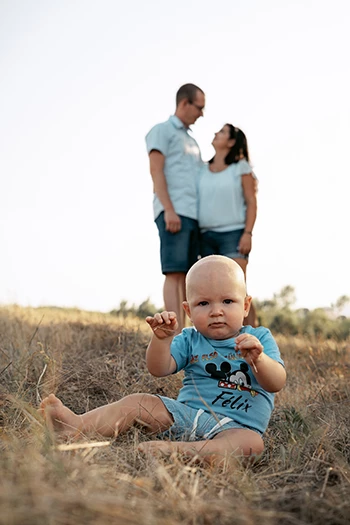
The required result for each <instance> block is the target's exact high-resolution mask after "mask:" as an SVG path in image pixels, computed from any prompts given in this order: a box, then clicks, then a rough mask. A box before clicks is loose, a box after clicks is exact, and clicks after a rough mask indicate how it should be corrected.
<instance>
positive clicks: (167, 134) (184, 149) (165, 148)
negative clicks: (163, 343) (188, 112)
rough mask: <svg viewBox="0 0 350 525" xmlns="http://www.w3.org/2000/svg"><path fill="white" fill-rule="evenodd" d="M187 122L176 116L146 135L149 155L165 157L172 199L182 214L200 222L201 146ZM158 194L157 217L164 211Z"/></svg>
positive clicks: (154, 203) (169, 191) (154, 204)
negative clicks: (154, 152) (198, 215)
mask: <svg viewBox="0 0 350 525" xmlns="http://www.w3.org/2000/svg"><path fill="white" fill-rule="evenodd" d="M188 131H189V130H188V129H187V128H186V127H185V125H184V124H183V122H181V120H180V119H179V118H178V117H176V116H175V115H172V116H171V117H170V118H169V119H168V120H167V121H166V122H162V123H161V124H156V126H154V127H153V128H152V129H151V130H150V131H149V132H148V134H147V135H146V145H147V152H148V154H149V153H150V152H151V151H152V150H157V151H160V153H162V154H163V155H164V157H165V163H164V175H165V179H166V183H167V187H168V193H169V196H170V200H171V202H172V203H173V206H174V209H175V211H176V213H177V214H178V215H183V216H185V217H189V218H190V219H197V207H198V203H197V187H196V178H197V176H198V171H199V169H200V167H201V165H202V159H201V155H200V151H199V146H198V144H197V142H196V141H195V139H194V138H193V137H191V135H190V134H189V133H188ZM163 209H164V208H163V206H162V204H161V202H160V200H159V199H158V197H157V195H156V194H154V197H153V212H154V218H155V219H156V218H157V217H158V215H159V214H160V213H161V212H162V211H163Z"/></svg>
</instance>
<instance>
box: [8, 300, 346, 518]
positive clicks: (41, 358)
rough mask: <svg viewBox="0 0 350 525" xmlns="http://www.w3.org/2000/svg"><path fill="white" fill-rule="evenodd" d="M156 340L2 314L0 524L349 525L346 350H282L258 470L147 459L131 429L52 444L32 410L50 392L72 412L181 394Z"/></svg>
mask: <svg viewBox="0 0 350 525" xmlns="http://www.w3.org/2000/svg"><path fill="white" fill-rule="evenodd" d="M149 335H150V332H149V329H148V327H147V326H145V323H139V322H138V321H135V320H129V321H128V320H127V321H124V320H123V321H122V320H118V319H116V318H114V317H110V316H108V315H104V314H97V313H96V314H93V313H87V312H79V311H74V310H67V311H64V310H60V309H29V308H28V309H27V308H26V309H25V308H19V307H6V308H0V382H1V383H0V384H1V390H0V404H1V412H0V416H1V419H0V432H1V434H0V437H1V444H0V446H1V449H0V468H1V477H0V505H1V513H0V525H5V524H6V525H41V524H43V525H44V524H45V525H77V524H84V525H89V524H93V525H100V524H101V525H102V524H107V523H108V524H110V523H113V524H114V523H117V524H119V523H120V524H125V525H129V524H145V525H147V524H152V525H153V524H154V525H173V524H178V523H181V524H182V525H212V524H214V523H216V524H227V525H228V524H230V525H232V524H235V525H241V524H242V525H243V524H244V525H248V524H255V523H258V524H259V525H265V524H266V525H267V524H269V525H274V524H276V525H277V524H291V525H296V524H309V523H310V524H317V525H321V524H322V525H324V524H331V525H333V524H339V525H345V524H346V525H348V523H349V521H350V469H349V463H350V403H349V401H350V393H349V389H350V387H349V384H350V381H349V380H350V366H349V365H350V349H349V344H348V343H345V342H343V343H337V344H336V343H334V342H333V341H326V342H324V341H323V342H322V341H309V340H302V339H294V338H288V339H287V338H282V337H281V338H279V339H278V342H279V345H280V348H281V352H282V354H283V357H284V359H285V362H286V365H287V370H288V385H287V387H286V388H285V389H284V390H283V391H282V392H281V393H280V394H279V395H278V396H277V399H276V409H275V412H274V414H273V418H272V420H271V424H270V427H269V430H268V432H267V434H266V439H265V442H266V452H265V454H264V456H263V458H262V460H261V461H260V462H259V463H258V464H256V465H255V466H253V467H251V468H245V467H244V466H243V465H240V464H238V465H233V464H232V463H228V464H227V466H226V467H225V468H224V470H223V471H218V470H216V469H215V468H209V467H207V468H203V467H201V466H198V465H196V464H194V463H185V462H184V461H182V460H181V458H179V457H177V456H173V457H171V458H170V459H159V460H158V459H157V460H156V459H152V460H151V459H146V458H144V457H143V456H141V455H140V454H139V453H138V452H137V450H136V447H137V444H138V443H139V441H140V440H143V439H146V437H145V436H144V435H143V434H142V433H141V432H140V431H139V430H137V429H134V430H132V431H130V432H129V434H128V435H127V436H125V437H122V438H120V439H118V440H117V441H107V442H104V443H98V444H99V445H101V446H95V445H94V446H93V443H92V442H90V446H89V447H88V448H86V447H85V448H73V449H71V450H70V449H69V447H65V446H62V445H64V444H62V443H61V444H60V443H58V442H54V441H53V438H52V437H51V436H50V435H49V434H48V433H47V431H46V429H45V428H44V427H43V426H42V422H41V420H40V418H38V416H37V412H36V410H35V407H36V406H37V405H38V402H39V401H40V399H41V398H42V397H43V396H45V395H47V394H48V393H49V392H51V391H53V392H55V393H56V394H57V395H58V396H59V397H61V399H62V400H63V401H64V402H65V403H66V404H67V405H68V406H69V407H71V408H72V409H74V410H75V411H77V412H83V411H85V410H88V409H91V408H94V407H96V406H99V405H100V404H102V403H107V402H110V401H113V400H116V399H119V398H120V397H121V396H124V395H126V394H130V393H133V392H141V391H144V392H152V393H155V392H158V393H163V394H166V395H169V396H176V393H177V391H178V388H179V386H180V382H181V378H180V377H178V376H174V377H171V378H164V379H156V378H152V377H151V376H150V375H149V374H148V372H147V371H146V368H145V362H144V354H145V349H146V345H147V342H148V338H149ZM60 445H61V446H60Z"/></svg>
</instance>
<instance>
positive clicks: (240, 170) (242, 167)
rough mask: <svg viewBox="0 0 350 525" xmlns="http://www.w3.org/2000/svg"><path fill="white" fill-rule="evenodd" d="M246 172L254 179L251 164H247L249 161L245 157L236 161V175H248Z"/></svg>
mask: <svg viewBox="0 0 350 525" xmlns="http://www.w3.org/2000/svg"><path fill="white" fill-rule="evenodd" d="M248 173H251V174H252V175H253V177H254V178H255V179H256V176H255V173H254V172H253V169H252V167H251V165H250V164H249V162H247V161H246V160H245V159H242V160H240V161H238V163H237V175H238V176H240V177H241V176H242V175H248Z"/></svg>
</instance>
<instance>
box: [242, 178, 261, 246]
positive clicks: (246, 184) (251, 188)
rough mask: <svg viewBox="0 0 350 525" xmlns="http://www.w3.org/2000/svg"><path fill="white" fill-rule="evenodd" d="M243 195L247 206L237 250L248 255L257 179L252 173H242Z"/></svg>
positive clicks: (254, 217)
mask: <svg viewBox="0 0 350 525" xmlns="http://www.w3.org/2000/svg"><path fill="white" fill-rule="evenodd" d="M241 180H242V189H243V196H244V200H245V203H246V206H247V209H246V219H245V227H244V233H243V235H242V237H241V239H240V242H239V251H240V252H241V253H243V254H244V255H248V254H249V253H250V251H251V249H252V234H253V228H254V224H255V220H256V215H257V199H256V193H257V181H256V178H255V177H254V176H253V175H252V173H247V174H246V175H242V179H241Z"/></svg>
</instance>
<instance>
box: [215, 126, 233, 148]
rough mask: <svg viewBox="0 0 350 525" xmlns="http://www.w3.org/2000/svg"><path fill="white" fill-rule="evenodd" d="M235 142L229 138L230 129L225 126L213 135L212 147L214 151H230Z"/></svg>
mask: <svg viewBox="0 0 350 525" xmlns="http://www.w3.org/2000/svg"><path fill="white" fill-rule="evenodd" d="M235 142H236V141H235V139H231V138H230V128H229V127H228V126H227V125H226V126H224V127H223V128H222V129H220V131H217V132H216V133H215V136H214V139H213V142H212V145H213V146H214V148H215V149H230V148H232V146H233V145H234V143H235Z"/></svg>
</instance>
